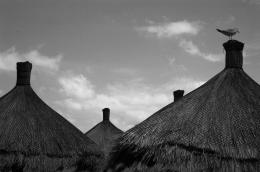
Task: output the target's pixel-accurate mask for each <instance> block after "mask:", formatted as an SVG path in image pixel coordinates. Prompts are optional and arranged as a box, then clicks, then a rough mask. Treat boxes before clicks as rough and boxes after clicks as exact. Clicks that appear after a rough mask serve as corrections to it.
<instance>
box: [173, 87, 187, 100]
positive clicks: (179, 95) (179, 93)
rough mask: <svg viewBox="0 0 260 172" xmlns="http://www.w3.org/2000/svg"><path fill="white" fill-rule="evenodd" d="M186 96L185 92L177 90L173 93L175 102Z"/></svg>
mask: <svg viewBox="0 0 260 172" xmlns="http://www.w3.org/2000/svg"><path fill="white" fill-rule="evenodd" d="M183 94H184V90H176V91H174V92H173V98H174V102H176V101H178V100H179V99H180V98H182V97H183Z"/></svg>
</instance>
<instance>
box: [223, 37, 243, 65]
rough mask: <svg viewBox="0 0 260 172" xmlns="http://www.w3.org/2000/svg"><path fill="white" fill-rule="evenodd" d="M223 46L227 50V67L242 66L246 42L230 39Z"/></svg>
mask: <svg viewBox="0 0 260 172" xmlns="http://www.w3.org/2000/svg"><path fill="white" fill-rule="evenodd" d="M223 47H224V49H225V50H226V68H242V67H243V48H244V43H242V42H239V41H237V40H229V41H227V42H225V43H224V44H223Z"/></svg>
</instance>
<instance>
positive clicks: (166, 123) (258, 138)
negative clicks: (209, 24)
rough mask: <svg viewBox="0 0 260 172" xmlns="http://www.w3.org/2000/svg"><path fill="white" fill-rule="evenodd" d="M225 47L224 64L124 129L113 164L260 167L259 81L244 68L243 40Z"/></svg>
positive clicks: (172, 167)
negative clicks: (142, 119) (197, 86)
mask: <svg viewBox="0 0 260 172" xmlns="http://www.w3.org/2000/svg"><path fill="white" fill-rule="evenodd" d="M223 46H224V48H225V50H226V67H225V69H224V70H223V71H221V72H220V73H218V74H217V75H216V76H214V77H213V78H212V79H210V80H209V81H208V82H206V83H205V84H204V85H202V86H201V87H199V88H197V89H196V90H194V91H192V92H190V93H189V94H187V95H186V96H184V97H183V98H181V99H180V100H178V101H176V102H173V103H171V104H169V105H167V106H165V107H164V108H162V109H161V110H159V111H158V112H156V113H154V114H153V115H152V116H150V117H149V118H148V119H146V120H145V121H143V122H141V123H140V124H138V125H137V126H135V127H133V128H132V129H130V130H128V131H127V132H125V134H123V136H122V137H120V138H119V140H118V143H117V145H116V147H114V149H113V153H112V154H111V158H110V168H112V169H113V168H114V169H115V168H116V167H119V166H121V169H124V168H125V167H128V168H129V169H130V171H131V170H132V171H134V170H136V169H142V170H143V171H146V170H147V171H153V170H154V171H164V170H165V171H167V170H170V171H174V170H176V171H200V170H201V171H259V170H260V86H259V84H257V83H256V82H255V81H254V80H253V79H252V78H250V77H249V76H248V75H247V74H246V73H245V72H244V70H243V68H242V62H243V57H242V50H243V47H244V44H243V43H241V42H238V41H236V40H230V41H228V42H226V43H224V44H223ZM118 169H120V168H118ZM129 169H128V170H129ZM159 169H160V170H159ZM114 171H116V170H114ZM118 171H120V170H118ZM126 171H127V170H126ZM137 171H138V170H137Z"/></svg>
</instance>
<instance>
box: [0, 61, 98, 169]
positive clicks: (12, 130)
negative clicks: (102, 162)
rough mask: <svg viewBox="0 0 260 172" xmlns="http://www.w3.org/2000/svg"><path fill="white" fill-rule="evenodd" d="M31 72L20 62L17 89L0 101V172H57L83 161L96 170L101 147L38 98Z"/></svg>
mask: <svg viewBox="0 0 260 172" xmlns="http://www.w3.org/2000/svg"><path fill="white" fill-rule="evenodd" d="M31 69H32V64H31V63H29V62H19V63H17V83H16V86H15V87H14V88H13V89H12V90H11V91H10V92H9V93H7V94H6V95H4V96H3V97H1V98H0V128H1V130H0V150H1V152H0V164H1V165H0V171H2V170H4V169H11V170H13V168H15V169H16V170H17V169H20V170H23V171H56V170H57V169H60V170H62V169H65V168H72V167H73V166H74V167H75V168H76V166H77V164H80V165H81V166H82V163H84V162H85V161H84V160H87V161H88V162H86V164H87V165H88V166H89V167H93V169H95V168H96V167H97V163H98V162H97V159H99V158H100V157H101V156H102V153H101V152H100V151H99V148H98V147H97V145H96V144H95V143H94V142H93V141H92V140H90V139H89V138H87V137H85V136H84V134H83V133H82V132H81V131H79V130H78V129H77V128H76V127H74V126H73V125H72V124H71V123H70V122H68V121H67V120H66V119H64V118H63V117H62V116H61V115H59V114H58V113H57V112H55V111H54V110H53V109H51V108H50V107H49V106H48V105H47V104H45V103H44V102H43V101H42V100H41V98H40V97H38V96H37V94H36V93H35V92H34V91H33V89H32V88H31V86H30V74H31ZM90 162H91V163H92V164H90ZM14 171H15V170H14Z"/></svg>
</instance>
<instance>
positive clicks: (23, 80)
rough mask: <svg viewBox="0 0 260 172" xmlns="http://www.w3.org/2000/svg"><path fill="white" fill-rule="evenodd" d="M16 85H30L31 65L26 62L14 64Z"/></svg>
mask: <svg viewBox="0 0 260 172" xmlns="http://www.w3.org/2000/svg"><path fill="white" fill-rule="evenodd" d="M16 70H17V81H16V85H30V79H31V70H32V64H31V63H30V62H28V61H26V62H18V63H16Z"/></svg>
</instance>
